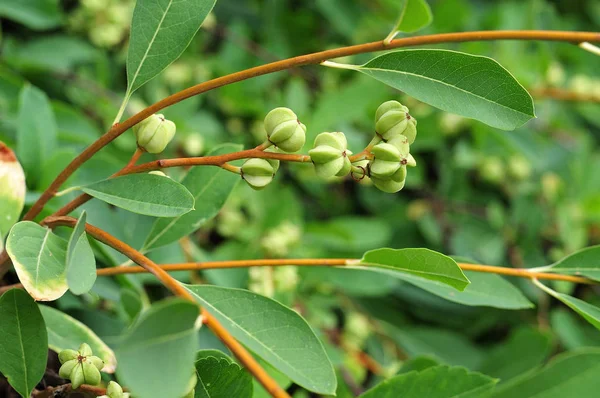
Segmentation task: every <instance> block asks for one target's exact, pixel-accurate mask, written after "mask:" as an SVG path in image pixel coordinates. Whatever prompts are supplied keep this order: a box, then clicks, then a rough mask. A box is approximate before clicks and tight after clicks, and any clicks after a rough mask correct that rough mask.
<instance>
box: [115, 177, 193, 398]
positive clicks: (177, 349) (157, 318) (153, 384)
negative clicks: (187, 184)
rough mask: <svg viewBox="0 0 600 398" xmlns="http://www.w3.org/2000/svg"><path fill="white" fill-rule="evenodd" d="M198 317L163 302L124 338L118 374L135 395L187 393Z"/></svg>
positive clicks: (177, 396)
mask: <svg viewBox="0 0 600 398" xmlns="http://www.w3.org/2000/svg"><path fill="white" fill-rule="evenodd" d="M163 178H164V177H163ZM198 314H199V313H198V306H197V305H194V304H193V303H190V302H188V301H184V300H181V299H168V300H164V301H162V302H160V303H158V304H154V305H153V306H152V307H151V308H150V309H149V310H148V311H146V312H144V313H143V314H142V316H141V317H140V319H139V321H138V322H137V323H136V324H135V325H134V326H133V327H132V329H131V330H130V331H129V332H128V333H127V334H126V335H125V336H124V337H123V339H122V340H121V341H120V344H119V346H118V348H117V349H116V354H117V361H118V363H119V367H118V369H117V374H118V376H119V381H122V382H123V385H126V386H127V387H129V388H130V389H131V391H132V393H133V395H134V396H136V397H140V398H152V397H162V398H181V396H183V395H184V394H185V393H186V392H187V391H186V389H187V387H188V382H189V380H190V376H191V375H192V374H191V372H192V371H193V369H194V360H195V356H196V351H197V349H198V347H197V346H198V339H197V335H196V328H195V326H194V324H195V322H196V319H197V318H198Z"/></svg>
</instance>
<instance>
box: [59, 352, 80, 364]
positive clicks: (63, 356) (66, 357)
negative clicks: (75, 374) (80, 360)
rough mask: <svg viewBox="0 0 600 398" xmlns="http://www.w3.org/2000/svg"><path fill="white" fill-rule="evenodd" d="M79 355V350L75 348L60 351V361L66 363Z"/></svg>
mask: <svg viewBox="0 0 600 398" xmlns="http://www.w3.org/2000/svg"><path fill="white" fill-rule="evenodd" d="M78 356H79V352H77V351H75V350H62V351H61V352H59V353H58V360H59V361H60V363H61V364H64V363H65V362H69V361H72V360H73V359H77V357H78Z"/></svg>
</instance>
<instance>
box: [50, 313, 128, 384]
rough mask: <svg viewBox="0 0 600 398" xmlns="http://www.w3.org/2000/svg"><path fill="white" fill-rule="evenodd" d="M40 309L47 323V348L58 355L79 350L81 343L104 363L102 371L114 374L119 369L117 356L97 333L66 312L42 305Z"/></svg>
mask: <svg viewBox="0 0 600 398" xmlns="http://www.w3.org/2000/svg"><path fill="white" fill-rule="evenodd" d="M39 308H40V311H41V312H42V316H43V317H44V321H46V329H47V331H48V344H47V347H49V348H50V349H51V350H52V351H54V352H57V353H58V352H61V351H62V350H66V349H70V350H77V349H78V348H79V346H80V345H81V343H87V344H88V345H89V346H90V347H91V348H92V352H93V353H94V355H96V356H97V357H100V359H102V360H103V361H104V368H102V371H103V372H106V373H114V371H115V369H116V367H117V359H116V358H115V354H114V352H113V350H111V349H110V348H109V347H108V346H107V345H106V344H105V343H104V342H103V341H102V340H101V339H100V337H98V336H97V335H96V333H94V332H93V331H92V330H91V329H90V328H88V327H87V326H86V325H84V324H83V323H81V322H80V321H78V320H77V319H75V318H73V317H72V316H70V315H67V314H65V313H64V312H61V311H59V310H57V309H54V308H52V307H48V306H46V305H40V306H39Z"/></svg>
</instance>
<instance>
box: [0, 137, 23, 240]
mask: <svg viewBox="0 0 600 398" xmlns="http://www.w3.org/2000/svg"><path fill="white" fill-rule="evenodd" d="M25 190H26V186H25V173H24V172H23V168H22V167H21V164H20V163H19V161H18V160H17V157H16V156H15V154H14V152H13V151H12V150H11V149H10V148H9V147H7V146H6V145H5V144H4V143H3V142H2V141H0V251H2V248H3V241H4V237H6V236H7V235H8V231H9V230H10V228H11V227H12V226H13V225H14V224H15V223H16V222H17V221H18V220H19V215H20V214H21V211H22V210H23V206H24V205H25Z"/></svg>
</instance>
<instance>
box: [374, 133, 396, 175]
mask: <svg viewBox="0 0 600 398" xmlns="http://www.w3.org/2000/svg"><path fill="white" fill-rule="evenodd" d="M371 153H372V154H373V156H374V158H373V161H372V162H371V165H370V168H371V176H372V177H376V178H385V177H389V176H391V175H392V174H394V173H395V172H396V171H397V170H398V169H399V168H400V166H401V164H400V161H401V160H402V154H401V153H400V151H399V150H398V148H396V147H395V146H394V145H392V144H388V143H385V142H380V143H379V144H377V145H375V146H374V147H373V149H371Z"/></svg>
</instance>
